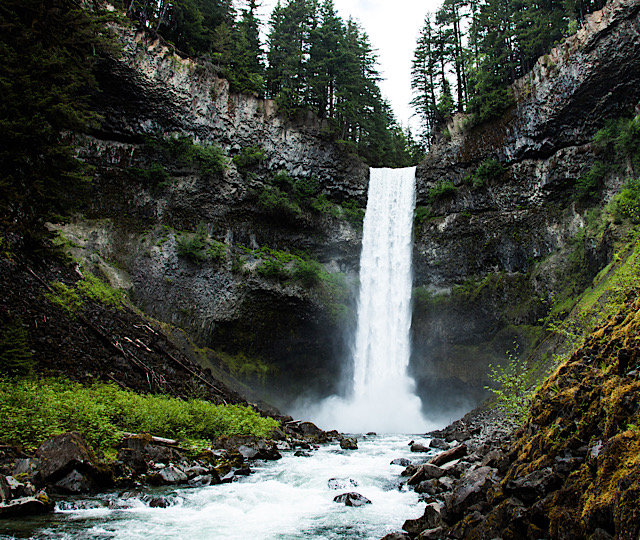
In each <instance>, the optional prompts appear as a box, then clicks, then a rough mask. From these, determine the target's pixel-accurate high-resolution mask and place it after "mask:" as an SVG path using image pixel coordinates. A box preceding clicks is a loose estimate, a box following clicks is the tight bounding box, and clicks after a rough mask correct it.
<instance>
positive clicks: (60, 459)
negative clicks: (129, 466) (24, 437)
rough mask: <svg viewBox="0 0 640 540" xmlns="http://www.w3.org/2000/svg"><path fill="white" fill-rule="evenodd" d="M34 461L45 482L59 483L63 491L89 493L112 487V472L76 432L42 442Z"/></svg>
mask: <svg viewBox="0 0 640 540" xmlns="http://www.w3.org/2000/svg"><path fill="white" fill-rule="evenodd" d="M36 457H37V458H38V460H39V463H40V465H39V467H40V472H41V474H42V477H43V479H44V481H45V482H47V483H49V484H56V483H58V482H59V481H61V486H63V487H62V489H67V487H68V488H69V489H74V490H75V489H76V488H77V489H86V490H90V489H94V488H98V487H107V486H111V485H112V484H113V477H112V475H111V471H110V470H109V469H108V468H107V467H106V466H105V465H103V464H101V463H100V462H99V461H98V458H97V457H96V455H95V454H94V452H93V450H92V449H91V447H90V446H89V445H88V444H87V443H86V442H85V441H84V439H83V438H82V436H81V435H80V434H79V433H77V432H72V433H63V434H62V435H58V436H56V437H53V438H51V439H49V440H48V441H45V442H44V443H43V444H42V445H41V446H40V447H39V448H38V450H36ZM72 471H75V473H73V474H72ZM72 492H73V493H80V491H72Z"/></svg>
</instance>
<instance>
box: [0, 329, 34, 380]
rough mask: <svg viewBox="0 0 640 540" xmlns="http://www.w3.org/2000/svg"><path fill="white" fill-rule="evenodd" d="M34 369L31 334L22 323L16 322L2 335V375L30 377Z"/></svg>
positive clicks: (0, 371)
mask: <svg viewBox="0 0 640 540" xmlns="http://www.w3.org/2000/svg"><path fill="white" fill-rule="evenodd" d="M34 367H35V361H34V359H33V353H32V352H31V348H30V346H29V334H28V333H27V330H26V328H25V327H24V326H23V324H22V321H20V320H17V321H14V322H13V323H11V324H9V325H7V326H6V328H4V330H2V332H1V333H0V373H1V374H4V375H28V374H30V373H32V372H33V369H34Z"/></svg>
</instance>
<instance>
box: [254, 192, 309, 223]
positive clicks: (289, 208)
mask: <svg viewBox="0 0 640 540" xmlns="http://www.w3.org/2000/svg"><path fill="white" fill-rule="evenodd" d="M258 202H259V203H260V206H262V208H263V209H264V210H266V211H267V212H268V213H269V214H272V215H274V216H284V217H287V218H294V217H297V216H299V215H300V214H301V213H302V209H301V208H300V206H299V205H298V204H297V203H296V202H294V201H292V200H291V199H290V198H289V195H287V194H286V193H285V192H283V191H282V190H280V189H279V188H278V187H275V186H273V187H272V186H266V188H265V190H264V191H263V192H262V193H260V197H259V198H258Z"/></svg>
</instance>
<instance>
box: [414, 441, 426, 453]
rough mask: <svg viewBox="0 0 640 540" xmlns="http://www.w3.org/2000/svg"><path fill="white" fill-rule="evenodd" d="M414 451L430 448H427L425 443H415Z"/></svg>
mask: <svg viewBox="0 0 640 540" xmlns="http://www.w3.org/2000/svg"><path fill="white" fill-rule="evenodd" d="M411 451H412V452H428V451H429V448H427V447H426V446H425V445H424V444H421V443H413V444H412V445H411Z"/></svg>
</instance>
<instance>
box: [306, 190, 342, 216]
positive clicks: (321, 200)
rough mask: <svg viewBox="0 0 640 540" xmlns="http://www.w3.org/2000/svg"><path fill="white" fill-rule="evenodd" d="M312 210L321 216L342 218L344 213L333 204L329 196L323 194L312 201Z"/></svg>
mask: <svg viewBox="0 0 640 540" xmlns="http://www.w3.org/2000/svg"><path fill="white" fill-rule="evenodd" d="M311 208H312V209H313V210H315V211H316V212H320V213H321V214H327V215H330V216H333V217H340V216H341V215H342V212H340V209H339V208H338V205H337V204H335V203H332V202H331V201H330V200H329V199H327V196H326V195H325V194H324V193H322V194H320V195H318V196H317V197H315V198H314V199H312V200H311Z"/></svg>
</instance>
